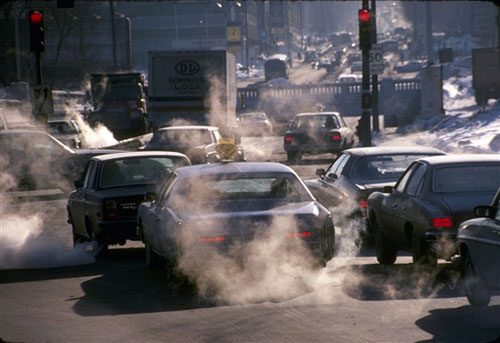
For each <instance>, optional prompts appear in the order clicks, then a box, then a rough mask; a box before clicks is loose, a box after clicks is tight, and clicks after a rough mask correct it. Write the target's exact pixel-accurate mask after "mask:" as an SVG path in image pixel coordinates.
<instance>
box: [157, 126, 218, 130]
mask: <svg viewBox="0 0 500 343" xmlns="http://www.w3.org/2000/svg"><path fill="white" fill-rule="evenodd" d="M195 129H198V130H218V129H219V128H218V127H217V126H208V125H175V126H165V127H161V128H159V129H158V131H166V130H195Z"/></svg>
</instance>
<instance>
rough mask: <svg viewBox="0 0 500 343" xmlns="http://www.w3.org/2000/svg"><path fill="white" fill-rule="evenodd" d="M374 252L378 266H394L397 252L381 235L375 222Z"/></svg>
mask: <svg viewBox="0 0 500 343" xmlns="http://www.w3.org/2000/svg"><path fill="white" fill-rule="evenodd" d="M374 230H375V251H376V253H377V261H378V263H380V264H394V262H395V261H396V257H397V253H398V251H397V250H396V249H395V248H394V247H393V246H392V244H391V242H390V241H389V240H388V239H387V237H386V236H385V235H384V234H383V233H382V230H381V229H380V225H379V224H378V223H377V222H376V221H375V227H374Z"/></svg>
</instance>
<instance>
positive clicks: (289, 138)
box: [285, 137, 293, 143]
mask: <svg viewBox="0 0 500 343" xmlns="http://www.w3.org/2000/svg"><path fill="white" fill-rule="evenodd" d="M292 141H293V138H292V137H285V142H288V143H291V142H292Z"/></svg>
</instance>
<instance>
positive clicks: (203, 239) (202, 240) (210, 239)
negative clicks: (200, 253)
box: [198, 236, 226, 243]
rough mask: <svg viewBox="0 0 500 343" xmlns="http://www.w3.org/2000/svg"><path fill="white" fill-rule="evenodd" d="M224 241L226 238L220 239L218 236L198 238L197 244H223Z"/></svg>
mask: <svg viewBox="0 0 500 343" xmlns="http://www.w3.org/2000/svg"><path fill="white" fill-rule="evenodd" d="M225 240H226V238H224V237H222V236H218V237H200V238H198V242H201V243H206V242H224V241H225Z"/></svg>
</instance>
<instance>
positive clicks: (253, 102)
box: [237, 79, 420, 126]
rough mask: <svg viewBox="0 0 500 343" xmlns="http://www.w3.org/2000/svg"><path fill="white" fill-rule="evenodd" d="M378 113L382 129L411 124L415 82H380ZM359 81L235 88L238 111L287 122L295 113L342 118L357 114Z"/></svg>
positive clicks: (417, 83) (416, 98) (416, 91)
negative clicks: (326, 113) (316, 112)
mask: <svg viewBox="0 0 500 343" xmlns="http://www.w3.org/2000/svg"><path fill="white" fill-rule="evenodd" d="M378 89H379V112H380V113H381V114H384V116H385V124H386V126H400V125H406V124H409V123H411V122H413V119H414V117H415V116H416V115H417V114H418V113H419V112H420V80H419V79H397V80H393V79H384V80H381V81H380V82H379V84H378ZM360 93H361V82H355V83H352V82H350V83H347V82H344V83H341V82H339V83H325V84H314V85H289V86H278V87H269V86H257V87H252V86H250V87H246V88H238V90H237V108H238V111H239V112H243V111H251V110H259V111H264V112H266V113H267V114H268V115H269V116H270V117H271V118H274V119H275V120H278V121H279V120H284V121H288V120H290V119H292V118H293V117H294V116H295V114H296V113H298V112H306V111H311V110H315V107H318V105H321V106H319V107H323V110H325V111H328V110H332V111H339V112H340V113H342V115H344V116H359V115H360V114H361V96H360Z"/></svg>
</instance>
